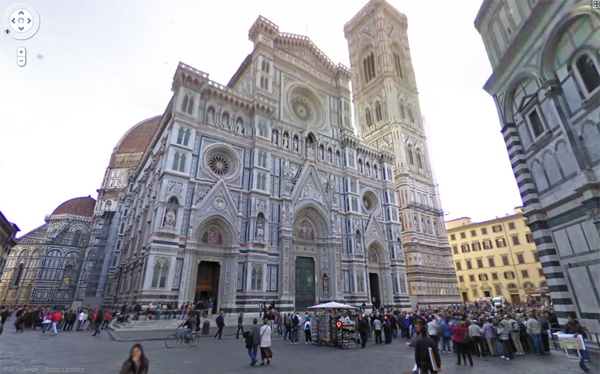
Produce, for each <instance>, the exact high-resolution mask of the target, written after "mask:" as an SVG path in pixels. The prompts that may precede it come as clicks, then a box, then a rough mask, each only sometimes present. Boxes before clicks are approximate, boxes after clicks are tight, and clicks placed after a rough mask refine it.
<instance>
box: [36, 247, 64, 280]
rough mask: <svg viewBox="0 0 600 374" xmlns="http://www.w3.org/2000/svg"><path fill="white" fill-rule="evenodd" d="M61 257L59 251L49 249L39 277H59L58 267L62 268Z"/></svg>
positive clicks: (51, 278)
mask: <svg viewBox="0 0 600 374" xmlns="http://www.w3.org/2000/svg"><path fill="white" fill-rule="evenodd" d="M62 263H63V259H62V256H61V253H60V251H58V250H53V251H50V252H49V253H48V254H47V255H46V258H45V259H44V261H43V264H42V272H41V277H40V278H41V279H50V280H54V279H57V278H58V277H59V272H60V269H61V268H62Z"/></svg>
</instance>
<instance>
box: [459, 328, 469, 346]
mask: <svg viewBox="0 0 600 374" xmlns="http://www.w3.org/2000/svg"><path fill="white" fill-rule="evenodd" d="M461 338H462V340H463V342H465V343H470V342H471V335H469V330H467V331H465V332H464V333H463V334H462V337H461Z"/></svg>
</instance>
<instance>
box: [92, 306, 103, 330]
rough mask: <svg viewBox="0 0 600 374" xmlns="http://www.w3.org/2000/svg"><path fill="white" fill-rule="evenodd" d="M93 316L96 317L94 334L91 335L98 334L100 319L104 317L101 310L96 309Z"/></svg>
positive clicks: (100, 324)
mask: <svg viewBox="0 0 600 374" xmlns="http://www.w3.org/2000/svg"><path fill="white" fill-rule="evenodd" d="M95 316H96V319H95V320H94V335H92V336H96V335H100V327H101V326H102V320H103V318H104V316H103V315H102V311H101V310H99V311H97V312H96V314H95Z"/></svg>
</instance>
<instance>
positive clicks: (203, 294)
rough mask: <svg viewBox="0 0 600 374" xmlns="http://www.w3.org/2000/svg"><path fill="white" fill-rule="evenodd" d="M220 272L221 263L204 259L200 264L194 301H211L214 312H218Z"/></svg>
mask: <svg viewBox="0 0 600 374" xmlns="http://www.w3.org/2000/svg"><path fill="white" fill-rule="evenodd" d="M220 273H221V265H219V263H218V262H212V261H202V262H200V263H199V264H198V276H197V278H196V292H195V294H194V301H205V302H206V303H208V302H211V303H212V304H213V306H212V313H216V312H217V304H218V302H219V300H218V297H219V278H220Z"/></svg>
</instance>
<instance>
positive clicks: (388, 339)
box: [382, 314, 392, 344]
mask: <svg viewBox="0 0 600 374" xmlns="http://www.w3.org/2000/svg"><path fill="white" fill-rule="evenodd" d="M382 328H383V340H384V341H385V344H392V323H391V322H390V316H389V315H387V314H386V315H384V316H383V322H382Z"/></svg>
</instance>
